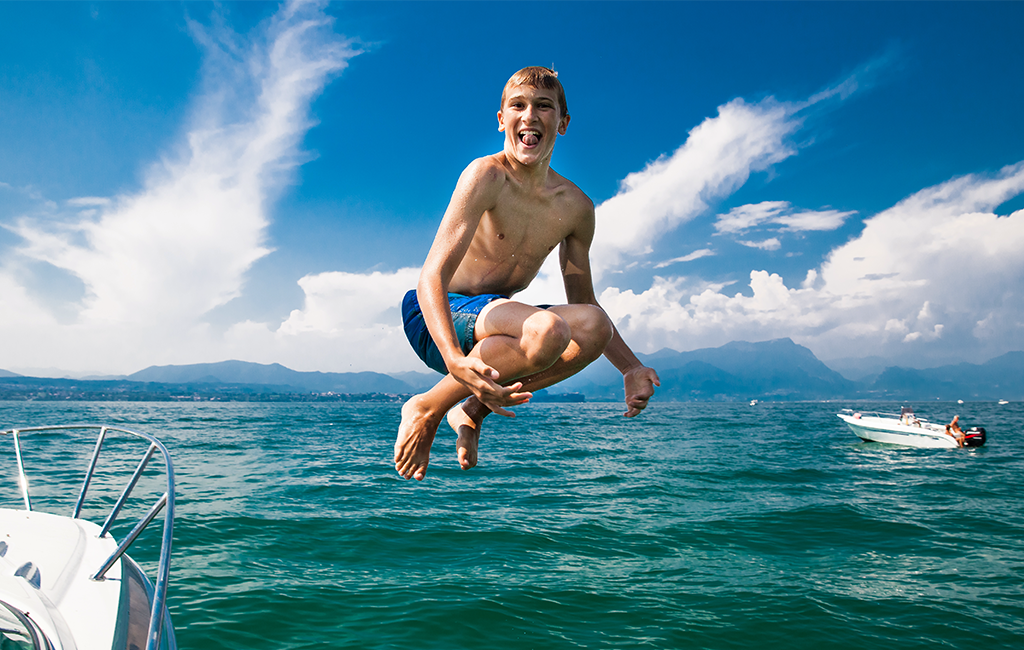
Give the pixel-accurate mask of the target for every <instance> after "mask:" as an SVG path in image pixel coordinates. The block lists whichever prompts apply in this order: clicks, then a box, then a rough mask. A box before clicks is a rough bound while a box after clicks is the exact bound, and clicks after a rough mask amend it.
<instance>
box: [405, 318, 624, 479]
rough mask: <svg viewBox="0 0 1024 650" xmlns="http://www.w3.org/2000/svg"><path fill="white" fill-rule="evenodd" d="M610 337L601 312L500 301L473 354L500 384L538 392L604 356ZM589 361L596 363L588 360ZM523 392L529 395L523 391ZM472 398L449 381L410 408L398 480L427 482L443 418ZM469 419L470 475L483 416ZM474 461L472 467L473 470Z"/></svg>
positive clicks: (465, 438) (481, 326)
mask: <svg viewBox="0 0 1024 650" xmlns="http://www.w3.org/2000/svg"><path fill="white" fill-rule="evenodd" d="M573 327H575V328H576V330H577V332H578V334H577V333H576V332H574V331H573ZM611 331H612V330H611V322H610V321H608V317H607V316H605V314H604V312H603V311H601V310H600V309H599V308H597V307H592V306H588V305H564V306H559V307H552V308H551V309H548V310H543V309H538V308H536V307H531V306H529V305H524V304H523V303H518V302H515V301H511V300H500V301H494V302H493V303H491V304H490V305H488V306H487V307H486V308H485V309H484V310H483V311H482V312H481V313H480V316H479V318H478V319H477V324H476V336H477V338H478V340H479V342H478V343H477V344H476V346H475V347H474V348H473V351H472V352H471V354H472V355H475V356H479V357H480V358H481V359H483V360H484V361H485V362H486V363H487V364H488V365H489V366H491V367H492V368H495V369H496V370H497V371H498V373H499V376H500V379H499V381H500V382H501V383H503V384H508V383H511V382H513V381H516V380H518V379H520V378H522V377H528V378H529V379H530V381H531V383H532V384H533V385H534V388H535V389H539V388H543V387H545V386H550V385H551V384H553V383H555V382H557V381H561V379H564V378H565V377H568V376H570V375H572V374H575V373H576V372H579V370H581V369H582V368H584V367H585V366H586V365H587V364H588V363H590V361H593V359H596V358H597V357H598V356H600V354H601V352H602V351H603V350H604V346H605V345H606V344H607V343H608V340H609V339H610V338H611ZM577 337H579V339H580V340H579V341H577V340H576V339H577ZM602 337H603V340H601V339H602ZM597 348H600V349H597ZM595 349H597V351H596V354H595V353H594V350H595ZM587 357H592V358H589V360H585V359H586V358H587ZM524 390H527V389H526V388H525V387H524ZM470 395H471V393H470V391H469V390H468V389H466V387H465V386H463V385H462V384H460V383H459V382H457V381H455V379H453V378H452V377H451V375H447V376H445V377H444V378H443V379H442V380H441V381H439V382H438V383H437V384H436V385H435V386H434V387H433V388H431V389H430V390H429V391H427V392H426V393H423V394H420V395H416V396H414V397H413V398H411V399H410V400H409V401H408V402H406V403H405V405H404V406H403V407H402V424H401V426H400V427H399V431H398V440H397V441H396V442H395V469H396V470H397V471H398V473H399V474H401V475H402V476H404V477H406V478H410V477H413V478H416V479H418V480H422V479H423V477H424V476H425V474H426V470H427V464H428V462H429V458H430V446H431V444H432V443H433V440H434V435H435V433H436V432H437V427H438V425H439V424H440V421H441V418H442V417H443V416H444V415H445V413H447V412H448V411H449V410H450V409H452V407H454V406H455V405H456V404H458V403H459V402H460V401H462V400H464V399H466V398H467V397H469V396H470ZM472 402H476V400H475V399H474V400H472ZM472 402H471V403H470V404H469V409H470V410H472V409H473V404H472ZM476 403H477V404H479V402H476ZM481 406H482V405H481ZM460 408H461V407H460ZM467 413H468V412H467ZM467 419H469V420H470V421H471V422H475V425H466V426H469V429H464V427H463V426H462V425H461V424H460V425H455V428H456V431H457V432H459V437H460V441H459V444H461V448H460V450H459V460H460V464H462V466H463V467H464V468H465V469H468V468H469V467H472V465H473V464H475V455H476V446H477V440H478V438H479V422H480V421H481V420H482V419H483V416H482V415H479V416H478V415H477V414H476V413H475V412H474V416H470V417H468V418H467ZM463 424H465V423H463ZM470 457H472V458H471V460H472V464H468V463H469V461H470ZM464 460H465V461H466V462H463V461H464ZM467 464H468V466H467Z"/></svg>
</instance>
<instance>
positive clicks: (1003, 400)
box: [999, 399, 1009, 406]
mask: <svg viewBox="0 0 1024 650" xmlns="http://www.w3.org/2000/svg"><path fill="white" fill-rule="evenodd" d="M999 404H1000V406H1001V405H1003V404H1009V402H1007V401H1006V400H1005V399H1001V400H999Z"/></svg>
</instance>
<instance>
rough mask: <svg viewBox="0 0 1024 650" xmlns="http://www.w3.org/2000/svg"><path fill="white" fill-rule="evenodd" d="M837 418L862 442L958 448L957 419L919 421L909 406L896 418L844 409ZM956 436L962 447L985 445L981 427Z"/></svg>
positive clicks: (983, 430)
mask: <svg viewBox="0 0 1024 650" xmlns="http://www.w3.org/2000/svg"><path fill="white" fill-rule="evenodd" d="M836 415H838V416H839V418H840V419H841V420H842V421H843V422H845V423H846V424H847V425H848V426H849V427H850V429H851V430H852V431H853V432H854V433H855V434H856V435H857V437H858V438H860V439H861V440H868V441H871V442H887V443H889V444H893V445H907V446H910V447H960V446H961V445H960V442H959V440H958V439H957V436H956V435H955V434H956V433H957V432H958V431H959V427H958V425H957V422H958V420H959V416H958V417H957V418H956V419H954V420H953V422H952V423H951V424H950V425H942V424H935V423H934V422H929V421H928V420H925V419H924V418H918V417H917V416H916V415H914V410H913V409H912V408H911V407H909V406H904V407H903V409H902V411H901V412H900V414H899V415H897V414H895V413H879V412H874V411H870V412H869V411H865V412H858V411H853V410H852V409H843V412H842V413H837V414H836ZM954 427H956V428H954ZM959 433H960V434H962V437H963V446H964V447H980V446H982V445H984V444H985V429H984V427H971V428H969V429H965V430H963V431H959Z"/></svg>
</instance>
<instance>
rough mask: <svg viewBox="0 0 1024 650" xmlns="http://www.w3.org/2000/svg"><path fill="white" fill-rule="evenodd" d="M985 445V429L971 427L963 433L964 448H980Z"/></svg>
mask: <svg viewBox="0 0 1024 650" xmlns="http://www.w3.org/2000/svg"><path fill="white" fill-rule="evenodd" d="M983 444H985V427H971V428H970V429H968V430H967V431H964V447H980V446H982V445H983Z"/></svg>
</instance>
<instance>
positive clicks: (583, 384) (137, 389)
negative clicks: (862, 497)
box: [0, 338, 1024, 402]
mask: <svg viewBox="0 0 1024 650" xmlns="http://www.w3.org/2000/svg"><path fill="white" fill-rule="evenodd" d="M638 356H639V357H640V359H641V361H642V362H643V363H644V364H645V365H648V366H650V367H652V368H654V369H656V370H657V371H658V374H659V376H660V378H661V387H660V388H659V389H658V391H657V394H656V399H657V400H658V401H685V402H689V401H736V400H749V399H758V400H776V401H791V400H824V399H877V400H930V399H936V398H937V399H945V400H955V399H968V400H996V399H1010V400H1024V352H1009V353H1007V354H1004V355H1002V356H1000V357H996V358H995V359H991V360H989V361H987V362H985V363H982V364H969V363H961V364H956V365H950V366H942V367H939V368H931V369H912V368H901V367H897V366H892V367H889V368H886V369H885V370H883V371H882V372H881V373H880V374H878V375H876V376H872V377H869V378H868V379H867V380H865V381H853V380H850V379H848V378H846V377H844V376H843V375H841V374H839V373H838V372H836V371H835V370H832V369H831V368H829V367H828V366H827V365H825V364H824V363H823V362H821V361H820V360H819V359H818V358H817V357H815V356H814V354H813V353H812V352H811V351H810V350H809V349H807V348H805V347H803V346H801V345H797V344H796V343H794V342H793V341H792V340H790V339H788V338H784V339H776V340H773V341H761V342H757V343H747V342H744V341H734V342H732V343H728V344H726V345H723V346H721V347H718V348H704V349H700V350H692V351H688V352H677V351H675V350H670V349H664V350H660V351H658V352H656V353H654V354H649V355H638ZM438 377H439V375H437V374H435V373H418V372H406V373H401V374H397V375H394V376H392V375H385V374H381V373H375V372H357V373H334V372H299V371H295V370H291V369H289V368H286V367H284V366H282V365H280V364H257V363H249V362H244V361H223V362H220V363H201V364H192V365H182V366H151V367H149V368H146V369H145V370H140V371H139V372H136V373H134V374H131V375H128V376H126V377H120V378H115V379H106V380H74V379H43V378H32V377H22V376H20V375H15V374H14V373H10V372H7V371H3V370H0V399H183V398H188V397H189V396H191V397H193V398H197V399H199V398H206V397H212V398H217V399H246V400H269V399H311V398H318V399H324V398H331V397H333V398H339V399H340V398H343V396H349V397H351V396H363V398H372V399H381V398H382V396H390V398H392V399H400V398H401V397H402V396H404V395H408V394H411V393H416V392H420V391H422V390H424V389H426V388H427V387H429V386H431V385H432V384H433V383H434V382H436V381H437V379H438ZM556 391H557V392H556ZM560 397H561V398H565V399H569V398H573V399H579V398H581V397H582V398H585V399H587V400H591V401H594V400H620V399H622V378H621V375H620V374H619V373H618V372H617V371H616V370H615V369H614V368H613V367H612V366H611V364H609V363H608V362H607V361H604V360H602V361H600V362H598V363H595V364H593V365H592V366H591V367H590V368H587V369H586V370H584V371H583V372H581V373H580V374H578V375H576V376H575V377H572V378H570V379H569V380H566V381H565V382H562V383H561V384H559V385H558V386H557V387H554V388H553V389H552V390H549V391H539V393H538V395H537V399H538V401H540V400H544V399H549V400H550V399H559V398H560Z"/></svg>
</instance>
